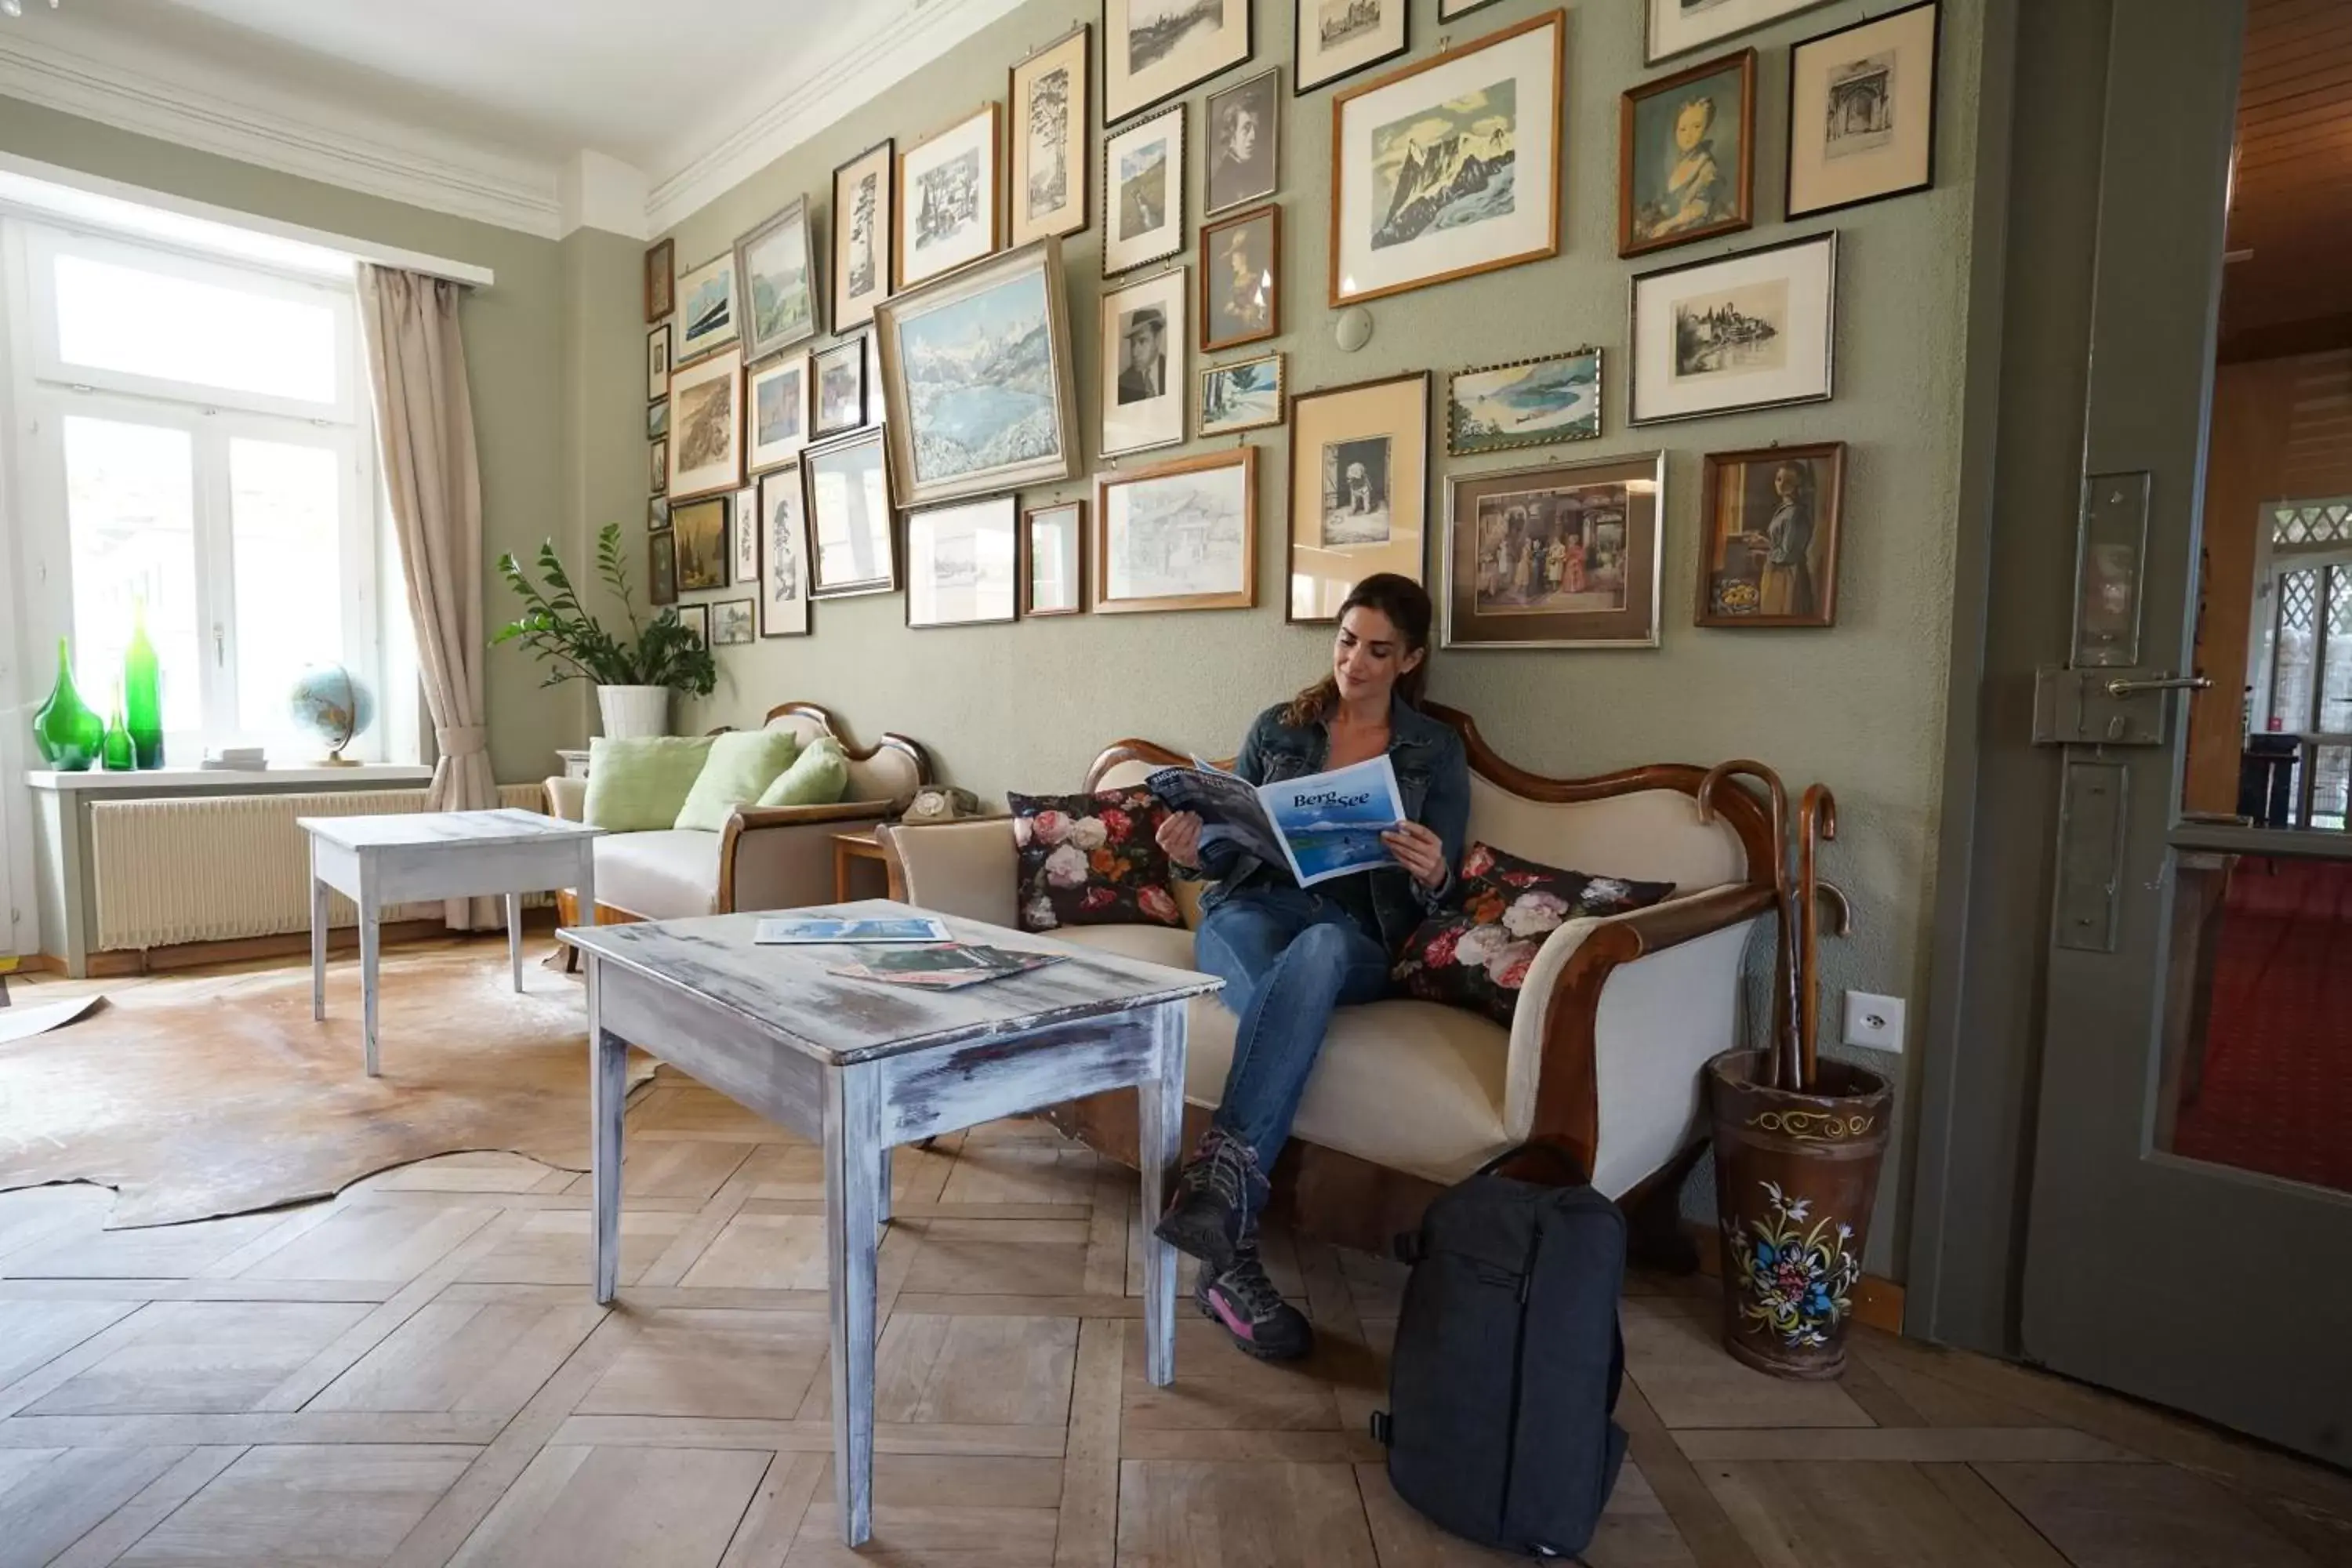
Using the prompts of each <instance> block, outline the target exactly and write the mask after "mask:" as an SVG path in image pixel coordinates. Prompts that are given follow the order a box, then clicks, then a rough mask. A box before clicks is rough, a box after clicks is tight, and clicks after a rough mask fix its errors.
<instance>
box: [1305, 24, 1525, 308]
mask: <svg viewBox="0 0 2352 1568" xmlns="http://www.w3.org/2000/svg"><path fill="white" fill-rule="evenodd" d="M1567 31H1568V20H1567V17H1566V16H1565V15H1564V14H1562V13H1561V12H1559V11H1548V12H1545V13H1543V14H1542V15H1541V16H1534V17H1531V18H1529V19H1528V20H1527V21H1525V22H1521V23H1519V24H1518V25H1517V26H1512V27H1506V28H1504V29H1503V30H1502V31H1501V32H1498V33H1490V34H1488V35H1487V36H1486V37H1483V38H1480V39H1478V40H1477V41H1476V42H1475V43H1470V44H1465V45H1463V46H1462V47H1459V48H1456V49H1453V50H1451V51H1449V52H1447V53H1445V54H1443V55H1439V56H1437V57H1436V58H1433V59H1428V60H1423V61H1421V62H1420V63H1418V64H1415V65H1410V66H1406V67H1403V68H1401V69H1398V70H1395V71H1391V72H1390V73H1389V74H1388V75H1386V76H1383V77H1381V78H1379V79H1375V80H1372V81H1369V82H1366V83H1364V84H1362V85H1361V86H1360V87H1352V88H1349V89H1347V90H1346V91H1345V92H1342V93H1340V94H1339V95H1338V96H1337V97H1336V98H1334V99H1333V100H1332V102H1331V190H1332V192H1333V196H1332V200H1331V237H1330V267H1331V279H1330V303H1331V305H1332V308H1333V309H1335V310H1336V309H1338V308H1339V307H1340V306H1342V305H1352V304H1358V303H1360V302H1362V301H1364V300H1377V299H1380V298H1381V297H1382V296H1383V295H1388V294H1397V293H1402V291H1404V290H1405V289H1423V288H1426V287H1428V286H1429V285H1430V284H1433V283H1444V282H1446V281H1447V280H1449V279H1455V278H1468V277H1473V276H1475V275H1476V274H1478V273H1482V272H1492V271H1494V270H1496V268H1504V267H1515V266H1517V265H1518V264H1520V263H1521V262H1527V261H1538V260H1541V259H1543V258H1546V257H1549V256H1557V255H1559V160H1560V124H1561V121H1562V120H1563V118H1564V116H1563V114H1562V112H1561V97H1560V94H1561V85H1560V84H1561V80H1562V77H1561V62H1562V58H1563V55H1562V50H1563V47H1564V39H1565V37H1566V35H1567Z"/></svg>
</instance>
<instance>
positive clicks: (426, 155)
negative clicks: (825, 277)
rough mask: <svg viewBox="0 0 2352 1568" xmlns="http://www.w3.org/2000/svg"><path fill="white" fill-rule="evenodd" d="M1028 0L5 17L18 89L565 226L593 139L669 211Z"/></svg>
mask: <svg viewBox="0 0 2352 1568" xmlns="http://www.w3.org/2000/svg"><path fill="white" fill-rule="evenodd" d="M1012 5H1013V0H63V8H62V9H60V10H58V11H56V12H51V11H49V10H48V9H47V7H44V6H37V5H30V6H27V7H26V14H25V16H23V18H21V19H20V20H17V21H15V22H0V92H7V93H11V94H15V95H17V96H24V97H28V98H32V99H34V100H37V101H45V102H49V103H51V104H52V106H54V107H63V108H68V109H71V110H75V111H76V112H81V113H88V114H94V115H95V116H96V117H97V118H100V119H104V120H108V121H111V122H114V123H118V124H127V125H129V126H130V127H131V129H135V130H142V131H147V132H150V133H164V134H170V133H171V129H172V128H171V127H170V125H169V124H168V123H163V124H159V123H157V121H159V120H162V121H168V120H169V119H170V117H171V114H172V112H173V110H175V109H176V110H180V111H182V113H183V114H184V116H186V117H188V118H191V119H193V120H194V121H197V122H198V124H196V125H194V126H191V127H187V128H185V130H186V133H185V134H182V135H179V136H177V137H176V138H175V139H177V140H182V141H185V142H190V143H191V144H194V145H199V146H206V147H208V149H209V150H213V151H226V152H230V153H232V155H236V156H244V157H247V158H248V159H250V160H252V161H257V162H263V163H273V164H276V165H277V166H280V167H289V168H293V169H294V171H295V172H298V173H303V174H313V175H314V176H317V177H325V178H336V177H337V175H336V174H335V173H333V172H331V171H330V170H329V169H327V168H325V167H322V165H326V164H332V163H335V162H336V158H337V154H338V153H341V155H342V161H343V162H344V163H347V164H349V165H351V167H349V168H347V169H345V170H344V171H343V174H344V176H345V177H343V178H342V179H341V183H344V184H354V185H356V186H358V187H359V188H362V189H370V190H373V191H375V192H376V193H377V194H383V195H400V196H402V198H403V199H407V200H419V199H423V198H422V196H421V195H420V191H419V189H417V188H415V187H417V185H418V184H419V183H420V182H421V183H422V184H423V185H424V186H427V187H429V186H432V185H434V184H449V185H452V186H454V187H457V188H456V189H454V190H453V191H452V192H451V193H450V195H448V196H447V197H446V199H444V200H438V201H432V200H428V201H426V205H437V206H442V207H444V208H445V209H446V210H455V211H463V212H465V214H466V216H478V217H488V218H489V219H490V220H491V221H494V222H495V221H506V222H509V225H510V226H516V227H525V228H533V229H538V230H541V231H546V230H549V229H550V226H551V224H553V225H555V226H559V227H560V226H561V222H560V219H558V218H556V217H554V216H551V215H552V214H553V211H554V208H555V206H556V205H557V198H556V186H557V184H558V182H559V181H560V179H561V176H562V170H563V168H564V167H565V165H567V164H568V163H571V161H572V159H573V157H574V156H575V155H576V154H578V153H583V152H593V153H601V154H604V156H606V157H609V158H612V159H617V160H619V161H620V162H621V163H625V164H628V165H630V166H631V167H632V168H634V169H635V170H636V171H637V172H638V173H639V174H642V175H643V176H644V177H645V182H646V186H647V187H648V188H649V190H650V192H651V201H650V203H649V206H650V209H651V210H650V212H649V216H648V224H649V226H651V227H654V228H658V227H662V226H667V225H668V224H669V223H673V222H675V221H676V220H677V217H679V216H683V215H684V213H685V212H687V211H690V210H692V207H693V206H695V205H700V204H701V202H702V201H704V200H708V199H709V197H710V196H711V195H716V194H718V192H719V190H722V189H724V188H725V186H726V185H727V184H732V183H733V182H734V181H735V180H737V179H740V178H741V177H742V175H744V174H749V173H750V172H751V170H753V169H756V168H757V167H759V166H760V165H761V163H766V162H767V161H769V160H770V159H772V158H774V157H776V156H777V155H779V154H780V153H782V152H785V151H787V150H789V147H790V146H791V145H792V144H793V143H795V142H798V141H800V140H803V139H805V138H806V136H807V135H809V134H810V133H811V132H814V131H816V130H818V129H821V128H822V126H823V125H824V124H825V123H827V122H829V121H831V120H832V119H835V118H837V117H838V116H839V115H840V114H841V113H842V112H845V111H846V110H848V109H850V108H852V107H854V105H855V104H856V102H857V101H859V100H863V99H865V98H867V97H870V96H871V95H872V94H873V93H875V92H877V91H879V90H880V89H882V88H883V87H886V86H887V85H888V84H889V83H890V82H892V81H895V80H897V79H898V78H899V77H901V76H903V75H905V74H906V73H907V72H908V71H909V70H912V69H913V68H915V67H917V66H919V65H920V64H922V63H924V62H925V61H927V60H929V59H930V58H934V57H936V56H937V55H938V54H940V53H941V52H943V51H944V50H945V49H946V48H948V47H952V46H953V45H954V44H955V43H957V42H961V40H962V39H963V38H964V37H969V36H970V34H971V32H972V31H974V30H975V29H976V28H978V27H979V26H983V25H984V24H985V23H987V22H988V21H991V20H993V19H994V17H995V16H999V15H1002V14H1003V12H1005V11H1006V10H1009V9H1010V8H1011V6H1012ZM240 133H243V138H244V140H245V142H247V143H248V144H246V145H221V144H220V143H221V142H230V143H236V142H238V140H239V136H240ZM254 142H257V143H258V144H257V145H255V144H250V143H254ZM387 181H390V182H391V183H392V184H395V185H397V184H403V183H404V184H405V185H406V186H407V187H408V188H404V189H391V188H386V182H387ZM501 203H504V204H505V205H508V206H509V207H510V208H512V210H511V211H510V212H509V213H508V214H507V215H506V216H504V217H503V218H502V217H501V216H499V214H498V213H497V212H495V211H493V210H486V209H492V208H496V207H498V206H499V205H500V204H501ZM575 221H576V220H575Z"/></svg>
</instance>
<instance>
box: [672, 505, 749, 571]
mask: <svg viewBox="0 0 2352 1568" xmlns="http://www.w3.org/2000/svg"><path fill="white" fill-rule="evenodd" d="M730 500H732V498H731V496H727V495H712V496H703V497H701V498H699V499H698V500H689V501H680V502H677V504H675V505H673V506H672V507H671V508H670V509H669V522H670V526H669V535H670V537H671V539H672V540H674V541H681V540H684V539H685V538H686V537H687V535H688V534H692V535H694V536H695V538H696V539H697V540H698V541H706V542H709V549H708V551H707V552H705V551H703V550H700V549H698V550H697V551H696V552H695V557H692V558H690V557H689V556H688V553H687V551H686V547H685V545H684V544H682V543H681V544H679V546H678V551H677V586H678V591H679V592H680V593H686V594H698V593H701V592H703V591H704V590H706V589H710V588H724V587H726V586H728V585H729V583H730V579H731V578H732V576H733V574H734V569H735V550H734V541H733V539H732V537H731V536H730V534H729V532H728V522H729V519H728V515H727V514H728V511H729V510H730V505H729V503H730ZM714 530H715V532H714ZM711 558H715V559H716V561H717V563H718V570H717V572H716V573H710V572H701V571H697V572H691V573H690V572H689V571H688V565H689V563H690V560H693V559H700V560H701V562H702V564H705V565H708V564H709V560H710V559H711Z"/></svg>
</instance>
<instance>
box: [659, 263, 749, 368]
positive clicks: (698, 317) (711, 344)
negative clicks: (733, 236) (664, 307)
mask: <svg viewBox="0 0 2352 1568" xmlns="http://www.w3.org/2000/svg"><path fill="white" fill-rule="evenodd" d="M677 298H678V309H677V346H676V347H675V349H674V350H673V351H672V353H671V362H672V363H675V364H686V363H690V362H692V361H694V360H698V359H700V358H702V357H703V356H704V355H706V354H712V353H718V352H719V350H720V349H723V348H726V347H728V346H729V345H730V344H731V343H733V342H735V336H736V320H735V253H734V252H733V251H731V250H730V251H729V252H728V253H727V254H726V255H724V256H719V257H715V258H712V259H710V260H709V261H706V262H704V263H703V264H702V265H701V266H699V267H698V268H695V269H694V270H693V271H691V272H689V273H688V274H687V275H686V276H685V277H683V278H681V279H678V280H677Z"/></svg>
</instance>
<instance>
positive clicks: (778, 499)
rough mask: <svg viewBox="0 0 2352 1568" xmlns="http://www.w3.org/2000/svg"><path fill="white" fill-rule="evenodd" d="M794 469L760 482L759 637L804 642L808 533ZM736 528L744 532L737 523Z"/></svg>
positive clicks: (755, 524) (756, 516) (755, 521)
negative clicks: (791, 639) (798, 638)
mask: <svg viewBox="0 0 2352 1568" xmlns="http://www.w3.org/2000/svg"><path fill="white" fill-rule="evenodd" d="M805 508H806V500H805V498H804V497H803V494H802V491H801V470H800V466H799V465H798V464H793V465H791V466H790V467H786V468H778V469H776V470H775V471H774V472H772V473H766V474H761V476H760V499H759V510H757V512H756V513H755V514H754V517H753V521H752V522H751V525H750V526H752V527H754V528H756V529H758V531H759V534H760V635H761V637H806V636H808V629H809V596H808V528H807V517H806V510H805ZM736 524H737V526H738V527H742V526H744V523H743V521H742V520H741V519H740V518H739V519H737V520H736Z"/></svg>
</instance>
